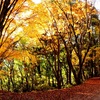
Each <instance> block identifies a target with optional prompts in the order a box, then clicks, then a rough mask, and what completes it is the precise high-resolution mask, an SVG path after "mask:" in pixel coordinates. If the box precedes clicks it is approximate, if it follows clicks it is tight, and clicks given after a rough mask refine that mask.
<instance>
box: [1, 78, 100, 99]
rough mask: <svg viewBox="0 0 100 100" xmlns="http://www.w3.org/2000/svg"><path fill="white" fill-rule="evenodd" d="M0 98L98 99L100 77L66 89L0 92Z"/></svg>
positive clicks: (99, 97) (99, 94)
mask: <svg viewBox="0 0 100 100" xmlns="http://www.w3.org/2000/svg"><path fill="white" fill-rule="evenodd" d="M0 100H100V77H96V78H92V79H89V80H87V81H86V82H85V83H83V84H81V85H79V86H74V87H72V88H68V89H61V90H49V91H41V92H28V93H22V94H17V93H8V92H0Z"/></svg>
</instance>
